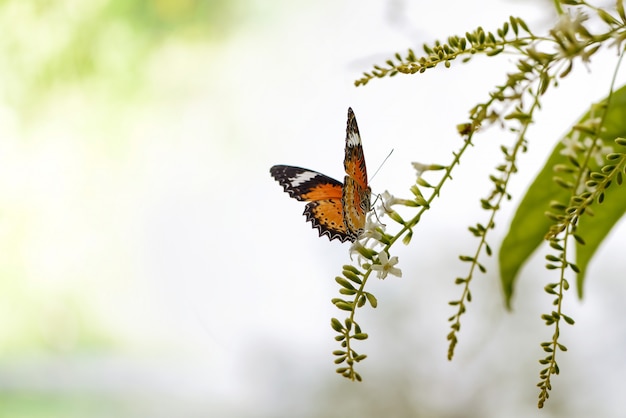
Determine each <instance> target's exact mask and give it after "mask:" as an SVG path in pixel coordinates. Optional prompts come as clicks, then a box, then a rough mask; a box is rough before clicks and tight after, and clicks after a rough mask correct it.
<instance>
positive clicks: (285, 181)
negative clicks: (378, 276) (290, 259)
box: [270, 108, 372, 242]
mask: <svg viewBox="0 0 626 418" xmlns="http://www.w3.org/2000/svg"><path fill="white" fill-rule="evenodd" d="M343 166H344V168H345V170H346V176H345V178H344V181H343V183H341V182H340V181H338V180H335V179H333V178H330V177H328V176H326V175H324V174H322V173H318V172H317V171H313V170H309V169H306V168H301V167H294V166H290V165H275V166H273V167H272V168H270V174H271V175H272V177H274V179H276V181H278V183H279V184H280V185H281V186H283V188H284V189H285V192H287V193H289V196H291V197H292V198H294V199H296V200H300V201H305V202H309V203H307V205H306V206H305V208H304V216H306V220H307V221H311V224H312V225H313V228H317V230H318V232H319V235H320V237H321V236H322V235H326V236H327V237H328V239H329V240H331V241H332V240H334V239H335V238H337V239H338V240H339V241H341V242H346V241H351V242H354V241H355V240H356V239H357V238H358V237H359V235H360V234H361V232H363V227H364V226H365V216H366V215H367V213H368V212H369V211H370V205H371V202H370V198H371V193H372V192H371V189H370V187H369V186H368V184H367V170H366V169H365V158H364V156H363V146H362V145H361V135H360V134H359V127H358V126H357V124H356V118H355V117H354V112H353V111H352V109H351V108H349V109H348V126H347V128H346V149H345V158H344V161H343Z"/></svg>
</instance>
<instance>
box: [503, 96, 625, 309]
mask: <svg viewBox="0 0 626 418" xmlns="http://www.w3.org/2000/svg"><path fill="white" fill-rule="evenodd" d="M607 103H608V98H607V99H605V100H604V101H603V102H602V103H601V104H600V105H593V106H592V109H591V110H590V111H589V112H587V113H586V114H585V115H584V116H583V117H582V118H581V119H580V120H579V121H578V122H577V123H576V124H575V125H574V127H573V128H572V131H570V132H569V133H568V134H567V135H566V137H565V138H563V139H562V140H561V141H560V142H558V143H557V144H556V146H555V147H554V149H553V151H552V154H550V157H549V158H548V161H546V163H545V165H544V166H543V168H542V169H541V171H540V173H539V174H538V175H537V177H536V178H535V180H534V181H533V183H532V184H531V186H530V188H529V189H528V191H527V192H526V194H525V195H524V197H523V198H522V201H521V202H520V204H519V206H518V207H517V211H516V213H515V216H514V218H513V221H512V222H511V226H510V227H509V231H508V233H507V235H506V237H505V238H504V241H503V242H502V246H501V249H500V257H499V261H500V277H501V279H502V287H503V291H504V296H505V299H506V304H507V306H510V304H511V299H512V296H513V290H514V285H515V280H516V277H517V273H518V272H519V269H520V268H521V266H522V265H523V264H524V262H525V261H526V260H527V259H528V257H530V255H531V254H532V253H533V252H534V251H535V249H536V248H537V247H538V246H539V245H540V244H541V243H542V242H543V241H544V238H545V235H546V232H547V231H548V230H549V228H550V226H551V225H552V224H553V222H554V221H553V220H551V219H550V218H548V217H546V216H544V213H545V212H546V211H548V210H549V209H550V208H551V202H552V209H551V210H552V211H554V210H555V209H559V208H560V207H563V206H566V205H565V204H559V203H558V202H567V201H568V200H569V198H570V194H571V191H570V190H569V189H568V188H567V185H568V184H569V182H571V181H573V180H572V179H573V178H574V175H575V174H577V173H580V167H581V164H582V163H583V162H584V161H578V159H573V160H572V158H573V156H572V155H564V154H563V150H564V145H563V141H565V140H567V139H569V138H571V137H572V136H573V135H576V136H577V140H576V141H577V142H579V143H580V142H585V141H590V140H591V139H592V138H594V136H595V133H594V131H591V132H590V131H589V130H588V129H586V127H587V126H588V124H587V122H588V121H589V120H590V119H592V118H594V117H597V115H594V114H595V113H597V112H599V111H602V112H604V115H605V116H604V123H603V124H602V130H601V131H600V132H598V134H597V138H599V139H600V140H601V141H602V145H603V146H610V145H611V144H612V143H613V139H614V138H617V137H626V118H624V115H625V114H626V87H622V88H621V89H619V90H617V91H616V92H614V93H613V94H612V96H611V100H610V103H609V104H608V105H607ZM579 159H584V155H581V156H579ZM588 163H589V164H590V165H591V166H592V167H593V168H594V169H596V170H597V169H598V168H599V166H598V164H597V163H596V162H595V161H594V160H593V159H591V160H589V161H588ZM555 177H556V178H557V179H559V180H558V183H557V182H556V181H554V178H555ZM611 193H615V194H619V197H618V196H617V195H616V196H615V198H609V199H606V202H605V203H604V204H603V206H602V209H601V213H597V215H598V216H590V217H585V219H584V221H582V222H581V223H580V225H579V226H578V231H579V234H580V235H581V236H583V237H585V240H584V241H585V243H586V245H582V244H577V245H576V264H577V265H578V266H579V267H580V273H579V274H578V276H577V290H578V294H579V296H581V297H582V295H583V283H584V280H585V273H586V270H587V265H588V264H589V261H590V260H591V258H592V257H593V255H594V254H595V251H596V250H597V248H598V246H599V245H600V244H601V243H602V241H603V240H604V238H605V237H606V235H607V234H608V233H609V232H610V230H611V229H612V228H613V226H614V225H615V223H616V222H617V221H618V220H619V219H620V218H621V217H622V215H623V214H624V211H625V210H626V196H625V194H626V190H624V189H621V188H619V189H617V190H615V191H611ZM559 205H561V206H559ZM563 209H565V207H563Z"/></svg>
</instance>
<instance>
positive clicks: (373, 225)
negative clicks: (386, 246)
mask: <svg viewBox="0 0 626 418" xmlns="http://www.w3.org/2000/svg"><path fill="white" fill-rule="evenodd" d="M381 231H382V232H385V225H383V224H381V223H379V222H374V221H373V220H372V215H369V216H368V217H367V219H366V221H365V226H364V227H363V232H361V235H360V237H359V239H361V240H364V243H367V241H368V240H370V239H373V240H374V241H376V243H377V244H380V241H381V240H382V238H383V234H382V232H381Z"/></svg>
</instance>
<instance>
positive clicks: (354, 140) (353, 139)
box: [348, 132, 361, 147]
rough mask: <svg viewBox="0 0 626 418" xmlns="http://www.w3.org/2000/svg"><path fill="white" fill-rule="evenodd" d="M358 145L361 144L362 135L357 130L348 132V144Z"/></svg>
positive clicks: (351, 145)
mask: <svg viewBox="0 0 626 418" xmlns="http://www.w3.org/2000/svg"><path fill="white" fill-rule="evenodd" d="M357 145H361V137H360V136H359V134H358V133H356V132H350V133H348V146H349V147H356V146H357Z"/></svg>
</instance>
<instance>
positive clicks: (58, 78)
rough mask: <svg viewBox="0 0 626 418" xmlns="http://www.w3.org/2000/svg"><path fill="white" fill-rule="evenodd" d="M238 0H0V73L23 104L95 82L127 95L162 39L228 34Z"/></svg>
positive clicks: (142, 77)
mask: <svg viewBox="0 0 626 418" xmlns="http://www.w3.org/2000/svg"><path fill="white" fill-rule="evenodd" d="M235 5H236V2H234V1H226V0H213V1H202V0H182V1H181V0H160V1H128V0H106V1H97V2H74V1H68V0H57V1H29V2H24V1H21V0H7V1H3V2H0V24H1V25H2V28H3V30H2V37H1V38H0V51H1V52H2V56H3V57H5V60H3V62H0V75H1V76H2V79H3V81H4V84H5V85H6V86H9V87H8V88H7V89H6V91H5V94H6V95H7V97H6V98H7V99H8V100H9V101H10V102H11V103H12V104H13V105H16V106H18V107H20V109H21V110H22V109H23V110H28V109H29V108H30V107H31V106H35V105H36V104H38V102H39V101H41V100H42V99H43V98H45V96H46V95H47V94H48V93H50V92H54V91H55V89H58V88H64V87H68V86H72V85H76V84H79V85H80V84H81V83H83V84H82V85H81V87H83V88H84V87H85V84H84V83H87V82H90V83H94V84H96V86H97V87H100V88H99V89H95V90H96V91H98V92H103V91H104V92H107V94H112V95H114V94H119V95H121V96H123V97H124V99H126V100H127V99H128V97H129V95H130V93H132V92H135V91H136V90H137V89H138V88H140V87H141V86H142V85H143V83H144V82H145V80H146V77H145V71H144V70H145V69H146V65H147V64H149V63H150V61H149V57H150V56H151V54H153V53H154V52H155V51H156V50H158V49H159V48H160V47H161V46H162V45H163V43H164V42H166V41H167V42H172V41H175V40H176V39H181V38H185V39H187V40H189V39H194V38H195V39H204V40H206V39H207V38H208V39H211V38H215V37H223V36H224V35H225V34H227V33H229V30H230V29H232V27H233V25H229V23H230V22H231V19H229V15H232V14H233V13H232V9H233V6H235Z"/></svg>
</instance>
